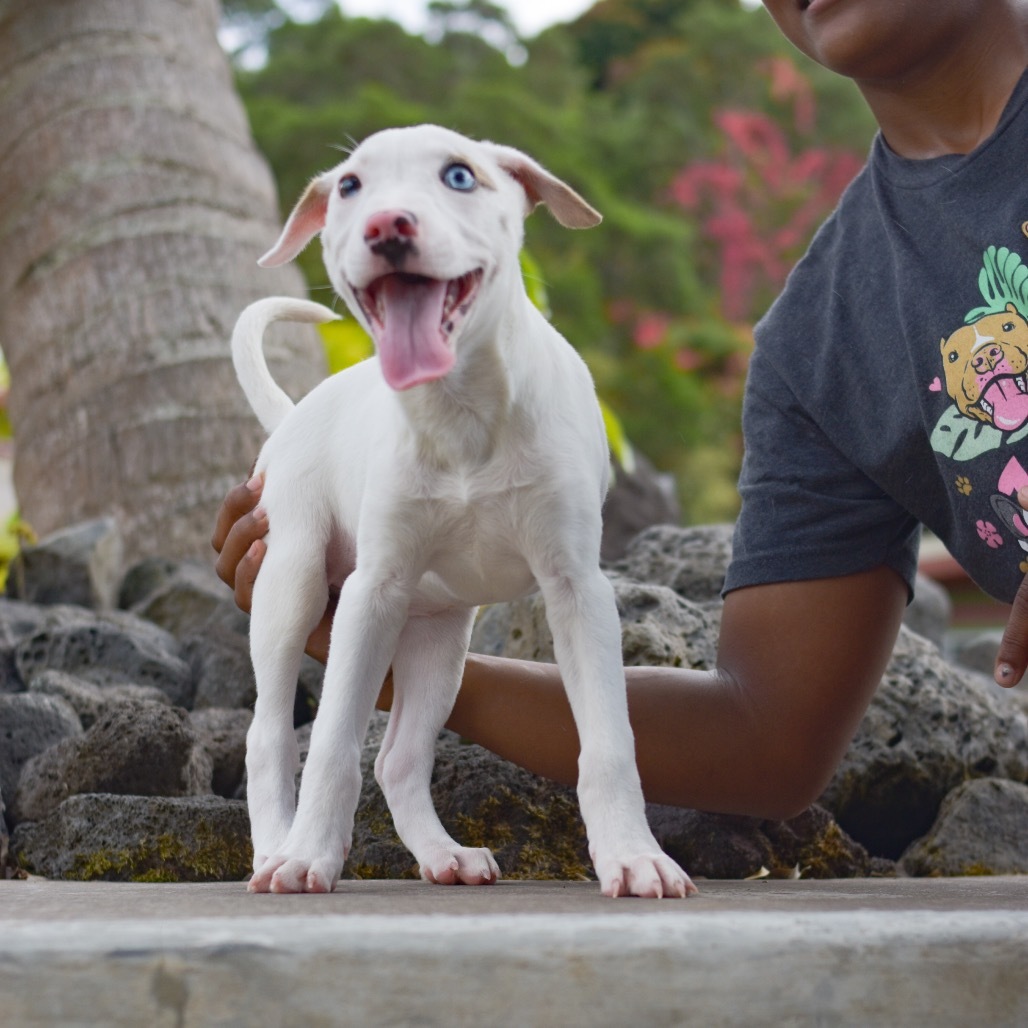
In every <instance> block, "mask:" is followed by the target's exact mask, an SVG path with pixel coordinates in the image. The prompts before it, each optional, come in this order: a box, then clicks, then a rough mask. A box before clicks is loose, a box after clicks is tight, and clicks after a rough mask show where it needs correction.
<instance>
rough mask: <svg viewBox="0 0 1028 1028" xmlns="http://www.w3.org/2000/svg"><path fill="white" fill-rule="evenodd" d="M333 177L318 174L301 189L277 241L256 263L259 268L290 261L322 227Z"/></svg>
mask: <svg viewBox="0 0 1028 1028" xmlns="http://www.w3.org/2000/svg"><path fill="white" fill-rule="evenodd" d="M331 191H332V180H331V179H330V178H329V177H328V176H327V175H319V176H318V178H316V179H314V181H312V182H311V184H310V185H309V186H308V187H307V188H306V189H305V190H304V191H303V196H301V197H300V199H299V201H298V202H297V204H296V206H295V207H294V208H293V211H292V213H291V214H290V215H289V220H288V221H287V222H286V225H285V228H284V229H282V235H280V236H279V237H278V242H276V243H275V245H274V246H273V247H272V248H271V249H270V250H269V251H268V252H267V253H266V254H265V255H264V256H263V257H262V258H261V259H260V260H259V261H258V262H257V263H258V264H259V265H260V266H261V267H262V268H277V267H278V266H279V265H280V264H285V263H286V262H287V261H291V260H292V259H293V258H294V257H296V256H297V254H299V253H300V251H301V250H302V249H303V248H304V247H305V246H306V245H307V244H308V243H309V242H310V241H311V240H312V239H313V238H314V237H315V236H316V235H317V234H318V233H319V232H320V231H321V230H322V229H323V228H324V227H325V213H326V211H327V210H328V197H329V193H330V192H331Z"/></svg>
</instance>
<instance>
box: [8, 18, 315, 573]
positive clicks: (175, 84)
mask: <svg viewBox="0 0 1028 1028" xmlns="http://www.w3.org/2000/svg"><path fill="white" fill-rule="evenodd" d="M217 18H218V9H217V4H216V2H215V0H177V2H176V3H167V2H164V0H106V2H105V3H102V4H101V3H80V2H76V0H34V2H33V3H31V4H25V3H19V2H16V0H0V155H2V156H0V198H2V202H0V209H2V211H3V218H2V220H0V343H2V345H3V349H4V352H5V354H6V355H7V358H8V362H9V364H10V369H11V393H10V406H9V411H10V417H11V421H12V423H13V426H14V431H15V436H16V440H17V449H16V465H15V483H16V488H17V493H18V499H19V503H20V506H21V511H22V514H23V516H24V517H25V519H26V520H27V521H28V522H29V523H30V524H31V525H32V526H33V528H35V529H36V530H37V532H39V533H40V534H43V533H48V532H50V531H52V530H54V529H57V528H60V527H62V526H65V525H68V524H71V523H73V522H76V521H79V520H83V519H87V518H92V517H97V516H100V515H107V514H113V515H115V516H116V517H117V519H118V521H119V523H120V526H121V529H122V534H123V538H124V543H125V550H126V553H125V556H126V559H127V560H133V559H135V558H138V557H140V556H143V555H146V554H154V553H160V554H164V555H177V554H197V555H199V554H203V555H207V554H208V553H209V552H210V544H209V539H210V534H211V529H212V526H213V518H214V514H215V512H216V510H217V507H218V504H219V503H220V501H221V498H222V497H223V495H224V493H225V490H226V489H227V488H228V486H229V485H230V484H231V483H233V482H236V481H238V480H239V479H240V477H241V476H243V475H245V474H246V468H247V466H248V464H249V462H250V461H251V460H252V459H253V458H254V456H255V455H256V452H257V449H258V447H259V445H260V442H261V438H262V433H261V430H260V428H259V426H258V425H257V422H256V420H255V419H254V418H253V417H252V416H251V415H250V413H249V410H248V408H247V405H246V403H245V400H244V399H243V396H242V393H241V391H240V390H239V387H238V385H237V384H236V381H235V375H234V374H233V371H232V366H231V360H230V356H229V348H228V338H229V334H230V332H231V329H232V325H233V322H234V320H235V318H236V316H237V315H238V313H239V311H240V310H241V309H242V308H243V306H245V304H247V303H248V302H250V301H251V300H254V299H256V298H257V297H259V296H262V295H265V294H267V293H276V292H279V293H292V294H302V293H303V282H302V280H301V278H300V276H299V275H298V274H297V273H296V271H295V269H286V270H285V271H284V272H262V271H259V270H258V269H257V268H256V265H255V263H254V262H255V259H256V257H257V256H259V255H260V254H261V252H262V251H263V249H264V248H265V247H266V245H267V243H268V241H269V240H270V239H273V238H274V236H275V234H276V231H277V227H276V226H277V221H278V219H277V211H276V203H275V192H274V186H273V182H272V180H271V177H270V175H269V174H268V170H267V167H266V165H265V163H264V161H263V160H262V158H261V157H260V155H259V154H258V153H257V151H256V150H255V149H254V146H253V143H252V140H251V137H250V133H249V130H248V127H247V124H246V117H245V114H244V112H243V109H242V106H241V105H240V103H239V100H238V98H237V96H236V94H235V91H234V89H233V85H232V81H231V78H230V75H229V70H228V66H227V63H226V60H225V57H224V54H223V53H222V51H221V49H220V47H219V45H218V43H217V40H216V36H215V32H216V29H217ZM290 338H292V339H294V340H295V345H293V346H290V347H288V348H287V347H285V346H283V345H279V346H278V347H277V348H275V353H276V355H277V356H276V357H274V358H273V360H274V363H275V365H276V370H275V373H276V375H277V377H278V378H279V381H281V382H283V384H284V385H285V386H286V388H288V389H291V390H292V391H293V392H294V393H295V392H302V391H304V390H305V389H307V388H309V387H310V386H311V385H312V384H313V383H314V382H315V381H316V380H317V379H318V377H319V375H320V373H321V370H320V365H319V360H320V351H319V349H318V346H317V342H316V340H315V337H314V335H313V333H311V334H309V335H308V334H306V333H300V332H293V333H290Z"/></svg>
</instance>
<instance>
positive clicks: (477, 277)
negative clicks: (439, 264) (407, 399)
mask: <svg viewBox="0 0 1028 1028" xmlns="http://www.w3.org/2000/svg"><path fill="white" fill-rule="evenodd" d="M481 281H482V272H481V270H478V271H471V272H468V274H466V275H461V276H460V277H458V278H453V279H450V280H449V281H446V280H443V279H437V278H427V277H426V276H424V275H411V274H408V273H406V272H402V271H398V272H392V273H391V274H389V275H383V276H382V277H381V278H376V279H375V280H374V281H373V282H371V283H370V284H369V285H367V286H366V287H365V288H363V289H354V295H355V296H356V298H357V302H358V303H359V304H360V306H361V310H363V311H364V314H365V316H366V317H367V319H368V323H369V325H370V326H371V331H372V335H373V336H374V339H375V349H376V350H377V351H378V357H379V361H380V362H381V365H382V373H383V374H384V375H385V379H386V381H387V382H388V383H389V385H390V386H392V387H393V389H410V388H411V387H412V386H416V385H421V384H422V383H424V382H431V381H433V380H435V379H437V378H442V376H443V375H445V374H446V373H447V372H448V371H449V370H450V368H452V367H453V364H454V361H455V359H456V356H455V354H454V350H453V340H454V338H455V337H456V335H457V333H458V331H459V330H460V326H461V325H462V323H463V322H464V319H465V317H466V316H467V313H468V311H469V310H470V309H471V304H472V303H473V301H474V298H475V294H476V293H477V292H478V287H479V284H480V283H481Z"/></svg>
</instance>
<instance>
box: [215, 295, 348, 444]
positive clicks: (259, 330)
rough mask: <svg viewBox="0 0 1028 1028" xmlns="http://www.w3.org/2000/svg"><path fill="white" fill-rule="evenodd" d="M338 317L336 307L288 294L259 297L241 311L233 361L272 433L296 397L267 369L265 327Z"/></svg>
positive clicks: (234, 336)
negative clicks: (286, 322)
mask: <svg viewBox="0 0 1028 1028" xmlns="http://www.w3.org/2000/svg"><path fill="white" fill-rule="evenodd" d="M338 318H339V315H338V314H336V312H335V311H331V310H329V309H328V308H327V307H323V306H322V305H321V304H320V303H311V301H310V300H294V299H293V298H292V297H289V296H269V297H268V298H267V299H264V300H257V301H256V303H251V304H250V306H249V307H247V308H246V310H244V311H243V313H242V314H240V315H239V319H238V320H237V321H236V327H235V329H234V330H233V332H232V364H233V366H234V367H235V369H236V377H237V378H238V379H239V384H240V385H241V386H242V387H243V392H244V393H245V394H246V398H247V400H248V401H249V403H250V406H251V407H252V408H253V412H254V414H256V415H257V420H258V421H259V422H260V423H261V424H262V425H263V426H264V430H265V431H266V432H267V433H268V434H269V435H270V434H271V433H272V432H273V431H274V430H275V429H276V428H277V427H278V425H279V423H280V422H281V421H282V419H283V418H284V417H285V416H286V415H287V414H288V413H289V412H290V411H291V410H292V409H293V401H292V400H290V399H289V397H288V396H287V395H286V393H285V391H284V390H283V389H282V387H281V386H280V385H279V384H278V383H277V382H276V381H275V380H274V379H273V378H272V377H271V372H270V371H269V370H268V363H267V361H266V360H265V359H264V347H263V341H264V332H265V330H266V329H267V327H268V326H269V325H271V324H273V323H274V322H276V321H303V322H306V323H307V324H313V325H319V324H321V323H322V322H325V321H336V320H338Z"/></svg>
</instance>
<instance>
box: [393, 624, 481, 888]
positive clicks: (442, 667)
mask: <svg viewBox="0 0 1028 1028" xmlns="http://www.w3.org/2000/svg"><path fill="white" fill-rule="evenodd" d="M473 621H474V610H473V609H472V610H453V611H446V612H445V613H442V614H436V615H434V616H432V617H418V618H411V620H410V621H408V623H407V625H406V627H405V628H404V631H403V634H402V635H401V637H400V642H399V646H398V648H397V652H396V656H395V658H394V659H393V708H392V713H391V715H390V718H389V727H388V728H387V729H386V735H385V739H384V740H383V741H382V748H381V750H380V751H379V754H378V759H377V760H376V761H375V777H376V779H377V780H378V783H379V785H381V787H382V791H383V793H384V794H385V798H386V801H387V802H388V804H389V809H390V811H391V812H392V815H393V823H394V824H395V826H396V831H397V833H398V834H399V836H400V838H401V839H402V840H403V842H404V844H405V845H406V846H407V848H408V849H409V850H410V851H411V852H412V853H413V854H414V857H415V859H416V860H417V861H418V865H419V867H420V869H421V876H422V877H423V878H425V879H426V880H427V881H430V882H435V883H437V884H439V885H456V884H464V885H486V884H491V883H492V882H495V881H496V879H497V878H499V877H500V869H499V868H498V867H497V866H496V861H495V860H494V859H493V855H492V853H490V852H489V850H488V849H484V848H474V847H467V846H461V845H460V844H459V843H457V842H456V841H454V839H452V838H451V837H450V835H449V834H448V833H447V831H446V829H445V828H444V827H443V825H442V823H441V822H440V820H439V817H438V815H437V814H436V811H435V807H434V805H433V803H432V796H431V793H430V791H429V785H430V782H431V778H432V766H433V764H434V762H435V745H436V739H437V737H438V735H439V730H440V729H441V728H442V726H443V724H444V723H445V721H446V718H447V716H448V715H449V713H450V710H451V709H452V707H453V701H454V698H455V697H456V695H457V689H458V688H459V687H460V680H461V675H462V673H463V670H464V657H465V656H466V654H467V650H468V640H469V638H470V636H471V626H472V623H473Z"/></svg>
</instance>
